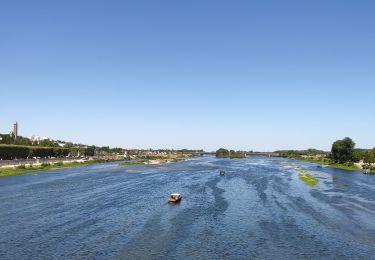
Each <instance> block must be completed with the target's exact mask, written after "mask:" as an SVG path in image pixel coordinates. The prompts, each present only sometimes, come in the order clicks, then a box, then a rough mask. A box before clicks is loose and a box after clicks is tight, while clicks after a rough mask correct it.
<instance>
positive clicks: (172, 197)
mask: <svg viewBox="0 0 375 260" xmlns="http://www.w3.org/2000/svg"><path fill="white" fill-rule="evenodd" d="M180 201H181V194H180V193H172V194H171V195H169V198H168V203H178V202H180Z"/></svg>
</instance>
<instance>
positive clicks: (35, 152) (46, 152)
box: [0, 144, 94, 160]
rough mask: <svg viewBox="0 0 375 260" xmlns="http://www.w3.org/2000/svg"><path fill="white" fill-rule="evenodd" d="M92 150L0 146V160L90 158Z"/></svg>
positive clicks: (81, 148) (82, 148)
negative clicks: (78, 156)
mask: <svg viewBox="0 0 375 260" xmlns="http://www.w3.org/2000/svg"><path fill="white" fill-rule="evenodd" d="M93 153H94V150H93V149H91V148H84V147H73V148H63V147H39V146H23V145H4V144H1V145H0V159H3V160H13V159H26V158H31V157H40V158H46V157H66V156H68V155H70V156H77V155H78V154H80V155H84V156H92V155H93Z"/></svg>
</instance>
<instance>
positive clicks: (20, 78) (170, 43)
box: [0, 0, 375, 151]
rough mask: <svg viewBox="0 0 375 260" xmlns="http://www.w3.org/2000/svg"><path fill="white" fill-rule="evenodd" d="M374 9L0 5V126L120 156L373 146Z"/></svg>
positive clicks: (337, 4) (247, 4) (352, 4)
mask: <svg viewBox="0 0 375 260" xmlns="http://www.w3.org/2000/svg"><path fill="white" fill-rule="evenodd" d="M374 13H375V2H374V1H217V0H216V1H201V0H199V1H198V0H197V1H2V2H1V3H0V37H1V38H0V90H1V92H0V93H1V99H0V102H1V103H0V109H1V116H0V130H7V129H9V128H10V127H11V124H12V123H13V121H14V120H18V122H19V131H20V134H21V135H23V136H30V135H32V134H38V135H41V136H49V137H51V138H54V139H63V140H69V141H73V142H79V143H85V144H95V145H110V146H120V147H125V148H203V149H206V150H214V149H217V148H219V147H227V148H233V149H243V150H263V151H271V150H275V149H305V148H310V147H314V148H319V149H326V150H329V149H330V145H331V143H332V142H333V141H334V140H336V139H339V138H343V137H345V136H350V137H352V138H353V139H354V141H356V143H357V146H359V147H364V148H368V147H374V146H375V135H374V128H375V114H374V112H375V109H374V106H375V105H374V104H375V102H374V97H375V47H374V46H375V16H374V15H373V14H374Z"/></svg>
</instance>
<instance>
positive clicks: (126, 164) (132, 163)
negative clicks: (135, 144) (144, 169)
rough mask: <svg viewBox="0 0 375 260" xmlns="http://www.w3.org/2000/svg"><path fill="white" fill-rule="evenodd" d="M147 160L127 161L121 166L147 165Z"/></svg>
mask: <svg viewBox="0 0 375 260" xmlns="http://www.w3.org/2000/svg"><path fill="white" fill-rule="evenodd" d="M145 162H146V160H138V161H127V162H122V163H120V166H134V165H141V164H145Z"/></svg>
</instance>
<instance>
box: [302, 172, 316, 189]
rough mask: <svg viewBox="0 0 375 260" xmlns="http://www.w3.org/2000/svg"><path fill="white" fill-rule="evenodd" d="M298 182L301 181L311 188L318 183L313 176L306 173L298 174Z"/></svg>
mask: <svg viewBox="0 0 375 260" xmlns="http://www.w3.org/2000/svg"><path fill="white" fill-rule="evenodd" d="M298 177H299V178H300V180H302V181H303V182H304V183H306V184H307V185H309V186H311V187H313V186H315V185H317V184H318V183H319V179H317V178H315V177H314V176H313V175H311V174H308V173H300V174H298Z"/></svg>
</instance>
